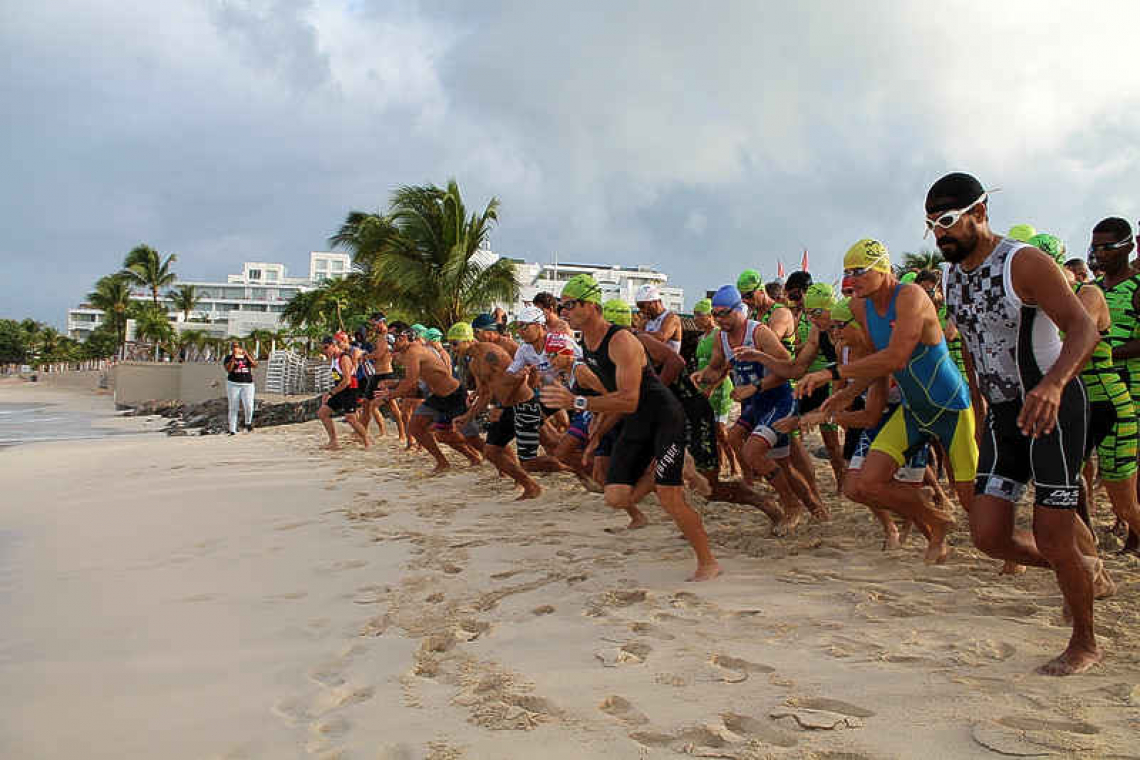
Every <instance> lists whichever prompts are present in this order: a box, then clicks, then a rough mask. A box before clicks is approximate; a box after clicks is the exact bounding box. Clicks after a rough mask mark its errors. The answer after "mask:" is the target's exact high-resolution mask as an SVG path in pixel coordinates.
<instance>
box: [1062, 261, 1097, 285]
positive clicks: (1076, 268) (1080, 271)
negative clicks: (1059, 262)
mask: <svg viewBox="0 0 1140 760" xmlns="http://www.w3.org/2000/svg"><path fill="white" fill-rule="evenodd" d="M1065 269H1068V270H1069V272H1070V273H1071V274H1072V275H1073V279H1074V280H1075V281H1076V282H1079V283H1081V284H1082V285H1083V284H1085V283H1086V282H1089V281H1090V280H1091V279H1092V278H1090V277H1089V270H1088V267H1087V266H1085V262H1084V260H1083V259H1069V260H1068V261H1066V262H1065Z"/></svg>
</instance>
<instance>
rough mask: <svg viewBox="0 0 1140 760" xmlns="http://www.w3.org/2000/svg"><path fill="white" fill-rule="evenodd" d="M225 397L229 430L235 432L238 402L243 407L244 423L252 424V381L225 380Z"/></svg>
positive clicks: (248, 425)
mask: <svg viewBox="0 0 1140 760" xmlns="http://www.w3.org/2000/svg"><path fill="white" fill-rule="evenodd" d="M226 398H227V399H229V402H230V432H231V433H236V432H237V424H238V402H239V401H240V402H241V405H242V406H243V407H244V408H245V425H246V427H250V426H252V425H253V383H235V382H233V381H231V380H227V381H226Z"/></svg>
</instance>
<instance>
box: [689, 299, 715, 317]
mask: <svg viewBox="0 0 1140 760" xmlns="http://www.w3.org/2000/svg"><path fill="white" fill-rule="evenodd" d="M693 313H694V314H712V299H711V298H702V299H701V300H699V301H697V302H696V303H695V304H693Z"/></svg>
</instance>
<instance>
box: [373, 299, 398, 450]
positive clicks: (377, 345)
mask: <svg viewBox="0 0 1140 760" xmlns="http://www.w3.org/2000/svg"><path fill="white" fill-rule="evenodd" d="M368 323H369V326H370V328H371V329H370V332H371V335H372V336H373V348H372V353H371V354H369V355H368V358H369V359H371V360H372V366H373V368H374V369H375V370H376V374H374V375H373V376H372V384H371V386H372V387H371V388H369V389H368V390H369V394H370V398H371V399H372V406H373V414H374V416H375V417H376V423H377V424H378V425H379V427H380V435H384V432H385V431H384V416H383V415H382V414H381V412H380V409H381V408H382V407H383V406H385V405H387V407H388V411H389V412H390V413H391V414H392V419H393V420H395V421H396V432H397V435H398V436H399V440H401V441H403V440H405V439H406V437H407V431H406V429H405V427H404V416H403V415H402V414H401V413H400V405H399V403H397V402H396V400H395V399H388V400H387V401H385V402H380V401H378V400H377V399H376V391H377V390H379V389H380V387H381V384H382V383H383V382H384V381H386V380H395V379H396V373H395V372H393V371H392V350H391V344H392V342H393V340H394V339H390V338H389V335H388V318H387V317H386V316H385V315H384V312H382V311H375V312H372V316H370V317H369V318H368ZM366 429H367V426H366Z"/></svg>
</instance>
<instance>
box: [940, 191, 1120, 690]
mask: <svg viewBox="0 0 1140 760" xmlns="http://www.w3.org/2000/svg"><path fill="white" fill-rule="evenodd" d="M987 199H988V196H987V193H986V192H985V190H984V189H983V188H982V185H981V183H979V182H978V180H977V179H975V178H974V177H972V176H970V175H968V174H961V173H954V174H948V175H946V176H944V177H942V178H941V179H939V180H938V181H937V182H935V183H934V185H933V186H931V188H930V190H929V192H928V193H927V195H926V226H927V229H928V230H929V231H932V232H933V233H934V236H935V239H936V241H937V244H938V249H939V250H940V251H941V252H942V256H943V258H945V259H946V260H947V261H948V262H950V269H949V270H948V271H947V274H946V307H947V309H948V311H949V313H950V317H951V318H952V319H953V320H954V324H955V325H957V327H958V331H959V332H960V333H961V335H962V341H963V344H964V347H965V353H966V356H967V357H968V360H967V362H966V367H967V369H968V370H969V374H970V383H971V385H975V386H977V387H978V388H979V390H980V392H981V394H982V396H983V397H984V398H985V399H986V401H987V403H988V405H989V409H988V411H987V413H986V418H985V433H984V434H983V436H982V452H981V456H980V460H979V461H980V463H981V465H980V467H979V471H980V475H979V477H978V482H977V486H976V493H975V495H974V500H973V505H972V507H971V509H970V532H971V534H972V535H973V539H974V545H975V546H977V547H978V548H979V549H981V550H982V551H984V552H985V553H986V554H989V555H990V556H992V557H997V558H999V559H1004V560H1006V561H1007V562H1008V561H1013V562H1016V563H1019V564H1021V565H1032V566H1035V567H1045V568H1052V569H1053V572H1054V573H1055V574H1056V577H1057V585H1058V586H1060V588H1061V594H1062V595H1063V596H1064V598H1065V602H1066V604H1067V607H1068V610H1069V612H1070V613H1071V614H1072V616H1073V633H1072V636H1071V638H1070V639H1069V645H1068V647H1067V648H1066V649H1065V651H1064V652H1062V653H1061V655H1060V656H1058V657H1057V658H1056V659H1054V660H1052V661H1051V662H1049V663H1047V664H1045V665H1043V666H1042V667H1041V668H1040V669H1039V671H1038V672H1040V673H1043V674H1045V675H1070V674H1073V673H1080V672H1083V671H1085V670H1088V669H1089V668H1091V667H1092V666H1093V665H1095V664H1096V663H1097V662H1099V661H1100V659H1101V653H1100V650H1099V649H1098V648H1097V643H1096V636H1095V634H1094V631H1093V596H1094V593H1095V591H1096V586H1097V584H1098V582H1101V583H1109V584H1110V581H1108V579H1107V576H1106V575H1105V573H1104V570H1103V567H1104V564H1103V562H1101V561H1100V560H1099V559H1097V558H1096V543H1095V540H1094V539H1093V537H1092V534H1091V533H1089V531H1088V528H1087V527H1086V526H1085V524H1084V523H1083V522H1082V521H1081V520H1080V518H1079V517H1077V514H1076V507H1077V502H1078V497H1079V492H1080V488H1081V485H1080V479H1081V473H1080V470H1081V460H1082V457H1083V454H1084V451H1083V450H1084V442H1085V435H1086V433H1087V430H1086V428H1087V424H1088V414H1089V406H1088V399H1087V396H1086V393H1085V389H1084V386H1083V385H1082V384H1081V381H1080V379H1079V378H1078V374H1079V373H1080V371H1081V368H1082V367H1083V366H1084V365H1085V363H1086V361H1087V360H1088V358H1089V356H1090V355H1091V354H1092V351H1093V348H1094V347H1095V346H1096V343H1097V339H1098V336H1097V329H1096V324H1095V323H1094V322H1093V319H1092V317H1091V316H1089V313H1088V312H1087V311H1086V310H1085V309H1084V307H1083V306H1081V302H1080V300H1079V299H1078V298H1077V296H1076V294H1075V293H1074V292H1073V289H1072V288H1071V287H1069V284H1068V282H1066V280H1065V278H1064V277H1063V276H1062V274H1061V272H1060V270H1059V269H1058V267H1057V265H1056V264H1055V263H1054V261H1053V260H1052V259H1051V258H1050V257H1049V256H1047V255H1046V254H1044V253H1042V252H1041V251H1040V250H1039V249H1037V248H1034V247H1032V246H1028V245H1025V244H1023V243H1020V242H1018V241H1016V240H1012V239H1010V238H1007V237H1002V236H1001V235H1000V234H998V233H995V232H994V231H993V230H992V229H991V228H990V224H989V206H988V204H987ZM1062 336H1063V337H1062ZM951 457H953V454H952V453H951ZM1031 479H1032V480H1033V481H1034V505H1033V532H1032V533H1029V532H1026V531H1022V530H1018V529H1016V528H1015V523H1014V512H1015V510H1014V505H1015V504H1016V503H1017V500H1018V497H1019V496H1020V495H1021V493H1022V492H1023V491H1024V489H1025V487H1026V485H1027V484H1028V482H1029V480H1031ZM1042 481H1045V482H1042Z"/></svg>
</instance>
